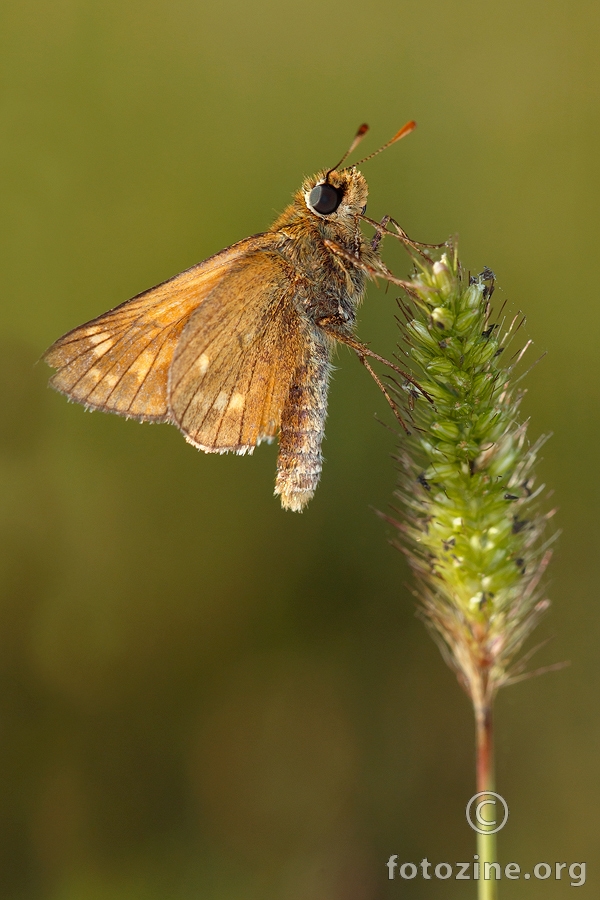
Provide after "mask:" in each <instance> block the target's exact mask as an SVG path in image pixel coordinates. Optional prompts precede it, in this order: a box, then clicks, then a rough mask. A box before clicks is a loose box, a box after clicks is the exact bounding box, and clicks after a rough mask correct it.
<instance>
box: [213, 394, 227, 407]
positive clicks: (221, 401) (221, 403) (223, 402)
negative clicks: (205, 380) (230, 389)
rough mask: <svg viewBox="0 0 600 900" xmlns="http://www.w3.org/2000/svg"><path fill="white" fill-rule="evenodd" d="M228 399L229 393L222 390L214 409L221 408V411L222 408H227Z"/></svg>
mask: <svg viewBox="0 0 600 900" xmlns="http://www.w3.org/2000/svg"><path fill="white" fill-rule="evenodd" d="M228 400H229V394H227V393H226V392H225V391H221V393H220V394H219V396H218V397H217V399H216V400H215V402H214V403H213V407H214V409H216V410H219V411H220V410H222V409H225V407H226V406H227V401H228Z"/></svg>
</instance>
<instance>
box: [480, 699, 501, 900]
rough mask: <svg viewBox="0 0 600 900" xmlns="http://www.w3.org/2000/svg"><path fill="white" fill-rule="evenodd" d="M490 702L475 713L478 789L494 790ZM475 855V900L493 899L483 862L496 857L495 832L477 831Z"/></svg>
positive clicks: (492, 884)
mask: <svg viewBox="0 0 600 900" xmlns="http://www.w3.org/2000/svg"><path fill="white" fill-rule="evenodd" d="M493 712H494V711H493V705H490V706H489V708H487V709H483V710H477V711H476V713H475V733H476V759H477V764H476V765H477V792H478V793H480V792H483V791H493V790H495V773H494V724H493V721H494V720H493ZM477 855H478V856H479V867H480V868H479V881H478V883H477V896H478V900H496V897H497V896H498V891H497V882H496V879H495V877H494V878H489V879H486V878H485V877H484V875H485V874H486V872H487V866H486V863H487V864H488V865H489V864H490V863H494V862H496V861H497V849H496V834H495V833H494V834H492V833H490V832H488V833H486V834H481V833H479V832H478V833H477Z"/></svg>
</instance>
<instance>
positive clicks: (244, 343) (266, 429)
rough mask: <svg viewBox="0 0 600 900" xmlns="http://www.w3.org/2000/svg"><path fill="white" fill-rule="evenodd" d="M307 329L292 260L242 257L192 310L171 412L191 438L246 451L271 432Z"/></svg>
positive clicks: (211, 447)
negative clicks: (297, 298) (297, 300)
mask: <svg viewBox="0 0 600 900" xmlns="http://www.w3.org/2000/svg"><path fill="white" fill-rule="evenodd" d="M302 332H303V323H302V320H301V317H300V314H299V313H298V311H297V309H296V305H295V302H294V279H293V277H292V276H291V275H290V270H289V264H287V263H286V262H284V260H283V259H282V258H281V257H280V256H278V255H277V254H276V253H273V252H265V251H262V252H260V253H259V254H256V255H251V256H249V257H248V258H247V259H246V260H242V261H241V262H240V264H239V265H238V266H236V267H235V269H233V270H232V271H230V272H229V273H228V274H227V275H226V276H225V277H224V278H223V279H222V281H221V282H220V283H219V285H218V286H217V287H215V289H214V290H213V291H212V292H211V294H210V296H209V297H207V299H206V301H205V302H204V303H203V304H202V306H200V307H199V308H198V309H197V310H196V311H195V312H194V314H193V315H192V316H191V317H190V320H189V322H188V324H187V325H186V328H185V330H184V332H183V334H182V336H181V339H180V341H179V344H178V346H177V350H176V352H175V356H174V358H173V363H172V366H171V370H170V379H169V407H170V414H171V418H172V420H173V421H174V422H175V424H176V425H178V427H179V428H180V429H181V430H182V431H183V433H184V434H185V435H186V437H187V439H188V440H189V441H190V442H191V443H193V444H194V445H195V446H197V447H199V448H201V449H202V450H208V451H211V452H225V451H227V450H231V451H235V452H238V453H244V452H247V451H248V450H251V449H252V448H253V447H254V446H256V444H257V443H259V442H260V441H261V440H264V439H266V440H268V439H271V438H272V437H274V436H275V434H276V433H277V430H278V428H279V425H280V422H281V411H282V408H283V405H284V403H285V401H286V399H287V395H288V392H289V386H290V383H291V380H292V376H293V374H294V371H295V369H296V367H297V365H298V361H299V359H300V355H301V347H302Z"/></svg>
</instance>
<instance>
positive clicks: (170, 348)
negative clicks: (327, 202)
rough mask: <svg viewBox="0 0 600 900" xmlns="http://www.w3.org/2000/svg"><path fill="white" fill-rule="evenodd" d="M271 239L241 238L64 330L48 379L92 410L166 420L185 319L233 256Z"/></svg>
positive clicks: (219, 278)
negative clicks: (170, 377) (171, 374)
mask: <svg viewBox="0 0 600 900" xmlns="http://www.w3.org/2000/svg"><path fill="white" fill-rule="evenodd" d="M274 239H275V235H273V234H269V233H267V234H259V235H255V236H254V237H250V238H247V239H246V240H243V241H240V242H239V243H237V244H234V245H233V246H231V247H229V248H227V249H226V250H223V251H221V252H220V253H217V254H216V255H215V256H212V257H210V258H209V259H207V260H205V261H204V262H201V263H199V264H198V265H196V266H193V267H192V268H191V269H188V270H187V271H185V272H182V273H181V274H179V275H176V276H175V277H174V278H171V279H170V280H169V281H165V282H164V283H163V284H160V285H158V286H157V287H154V288H151V289H150V290H148V291H144V293H142V294H139V295H138V296H137V297H134V298H133V299H132V300H127V301H126V302H125V303H122V304H121V305H120V306H117V307H116V308H115V309H113V310H111V311H110V312H107V313H105V314H104V315H102V316H98V318H96V319H92V320H91V321H90V322H87V323H86V324H85V325H80V326H79V327H78V328H75V329H73V331H70V332H68V334H65V335H64V336H63V337H61V338H59V340H58V341H56V342H55V343H54V344H53V345H52V346H51V347H50V349H49V350H47V351H46V354H45V356H44V359H45V360H46V362H47V363H48V364H49V365H50V366H52V367H53V368H56V369H57V371H56V373H55V374H54V375H53V376H52V378H51V379H50V384H51V385H52V386H53V387H54V388H55V389H56V390H58V391H60V392H61V393H63V394H66V395H67V397H69V398H70V399H71V400H76V401H77V402H78V403H83V404H85V405H86V406H87V407H89V408H91V409H101V410H104V411H106V412H114V413H118V414H120V415H124V416H127V417H132V418H137V419H140V420H146V421H168V420H170V415H169V407H168V399H167V383H168V373H169V368H170V366H171V362H172V359H173V355H174V352H175V348H176V346H177V343H178V341H179V339H180V337H181V334H182V332H183V330H184V328H185V325H186V323H187V321H188V319H189V318H190V316H191V315H192V313H193V312H194V311H195V310H196V309H197V308H198V307H199V306H200V305H201V304H202V303H203V302H204V300H205V299H206V298H207V297H208V296H209V295H210V294H211V292H212V291H213V290H214V289H215V287H216V286H217V285H219V283H220V282H221V281H222V280H223V278H224V277H225V276H226V274H227V272H228V271H229V270H230V268H231V267H232V266H235V264H236V262H238V261H239V260H241V259H244V258H247V257H249V256H253V255H255V254H257V253H260V250H261V248H263V247H270V246H272V244H273V241H274Z"/></svg>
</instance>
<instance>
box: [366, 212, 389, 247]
mask: <svg viewBox="0 0 600 900" xmlns="http://www.w3.org/2000/svg"><path fill="white" fill-rule="evenodd" d="M391 219H392V217H391V216H384V217H383V219H382V220H381V222H379V224H378V225H376V226H375V234H374V235H373V237H372V238H371V250H375V252H377V250H378V249H379V245H380V243H381V241H382V240H383V237H384V235H385V234H386V233H388V231H387V227H388V225H389V223H390V222H391Z"/></svg>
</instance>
